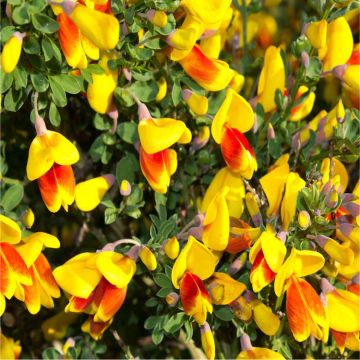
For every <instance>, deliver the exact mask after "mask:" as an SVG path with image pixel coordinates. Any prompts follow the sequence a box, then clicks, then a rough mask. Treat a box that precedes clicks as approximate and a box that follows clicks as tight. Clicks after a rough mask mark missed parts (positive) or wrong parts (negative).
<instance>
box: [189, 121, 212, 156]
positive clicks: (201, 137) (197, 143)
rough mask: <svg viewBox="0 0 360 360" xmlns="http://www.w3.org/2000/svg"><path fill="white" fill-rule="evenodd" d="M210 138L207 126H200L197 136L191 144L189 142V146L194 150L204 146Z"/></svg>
mask: <svg viewBox="0 0 360 360" xmlns="http://www.w3.org/2000/svg"><path fill="white" fill-rule="evenodd" d="M209 139H210V129H209V127H208V126H202V127H201V128H200V129H199V134H198V136H195V137H194V139H193V141H192V144H191V148H192V150H194V151H196V150H199V149H201V148H202V147H204V146H205V145H206V144H207V143H208V141H209Z"/></svg>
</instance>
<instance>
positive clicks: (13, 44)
mask: <svg viewBox="0 0 360 360" xmlns="http://www.w3.org/2000/svg"><path fill="white" fill-rule="evenodd" d="M25 35H26V34H21V33H19V32H18V31H16V32H14V34H13V35H12V36H11V37H10V38H9V39H8V40H7V41H6V43H5V45H4V47H3V51H2V54H1V69H2V70H3V71H4V73H5V74H9V73H11V72H13V71H14V70H15V68H16V65H17V64H18V62H19V59H20V55H21V47H22V43H23V38H24V37H25Z"/></svg>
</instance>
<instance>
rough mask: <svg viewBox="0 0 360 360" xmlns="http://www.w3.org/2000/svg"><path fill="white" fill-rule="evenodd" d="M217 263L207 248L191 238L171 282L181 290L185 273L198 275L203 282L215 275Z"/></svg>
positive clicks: (176, 266)
mask: <svg viewBox="0 0 360 360" xmlns="http://www.w3.org/2000/svg"><path fill="white" fill-rule="evenodd" d="M217 262H218V258H217V257H216V256H215V255H213V254H212V252H211V251H210V250H209V249H208V248H207V247H206V246H204V245H203V244H201V243H200V242H199V241H197V240H196V239H195V238H194V237H193V236H189V239H188V241H187V243H186V245H185V247H184V248H183V249H182V251H181V253H180V255H179V256H178V258H177V259H176V261H175V263H174V266H173V269H172V273H171V280H172V283H173V285H174V287H175V288H176V289H178V288H179V284H178V282H179V280H180V279H181V277H182V276H183V275H184V273H185V271H189V272H191V273H193V274H195V275H197V276H198V277H199V278H200V279H201V280H205V279H207V278H209V277H210V276H211V275H212V274H213V273H214V270H215V266H216V264H217Z"/></svg>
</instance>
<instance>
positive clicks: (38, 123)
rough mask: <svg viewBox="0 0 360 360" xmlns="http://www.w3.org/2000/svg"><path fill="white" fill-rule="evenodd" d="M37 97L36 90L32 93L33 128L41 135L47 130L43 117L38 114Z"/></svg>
mask: <svg viewBox="0 0 360 360" xmlns="http://www.w3.org/2000/svg"><path fill="white" fill-rule="evenodd" d="M38 99H39V93H38V92H36V93H35V95H34V112H35V130H36V134H37V135H38V136H42V135H45V133H46V132H47V128H46V125H45V121H44V119H43V118H42V116H40V114H39V108H38Z"/></svg>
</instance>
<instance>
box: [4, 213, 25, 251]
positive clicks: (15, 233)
mask: <svg viewBox="0 0 360 360" xmlns="http://www.w3.org/2000/svg"><path fill="white" fill-rule="evenodd" d="M20 240H21V229H20V227H19V225H18V224H17V223H16V222H15V221H14V220H11V219H10V218H8V217H7V216H4V215H2V214H0V242H6V243H8V244H17V243H19V242H20Z"/></svg>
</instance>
